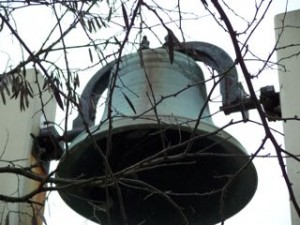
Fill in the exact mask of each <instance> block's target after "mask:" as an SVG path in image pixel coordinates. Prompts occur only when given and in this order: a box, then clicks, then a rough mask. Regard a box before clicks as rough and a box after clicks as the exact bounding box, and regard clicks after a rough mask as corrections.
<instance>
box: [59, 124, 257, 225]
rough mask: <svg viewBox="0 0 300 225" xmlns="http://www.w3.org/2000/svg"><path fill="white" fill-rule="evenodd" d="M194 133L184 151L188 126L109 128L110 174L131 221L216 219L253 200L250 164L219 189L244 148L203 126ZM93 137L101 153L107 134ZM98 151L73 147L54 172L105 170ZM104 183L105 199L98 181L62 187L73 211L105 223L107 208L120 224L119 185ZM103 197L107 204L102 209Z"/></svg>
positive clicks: (151, 224)
mask: <svg viewBox="0 0 300 225" xmlns="http://www.w3.org/2000/svg"><path fill="white" fill-rule="evenodd" d="M196 135H199V138H197V139H195V140H194V141H193V142H192V145H191V148H190V150H189V151H188V153H187V154H185V155H183V154H182V153H183V152H184V151H185V150H186V148H187V146H188V143H190V142H189V141H188V140H190V137H191V133H190V132H188V131H180V132H179V131H178V130H175V129H167V130H164V131H162V132H159V131H158V129H146V128H145V129H134V130H126V131H122V132H116V133H114V134H113V135H112V139H111V144H112V148H111V151H110V155H109V158H108V161H109V164H110V167H111V169H112V171H113V172H114V173H117V175H116V177H115V178H116V179H119V178H122V179H120V180H119V187H120V191H121V194H122V201H123V204H124V209H125V213H126V219H127V223H128V224H129V225H142V224H145V225H146V224H147V225H181V224H184V218H183V216H182V214H183V215H184V216H185V217H186V218H187V220H188V222H189V224H191V225H196V224H197V225H198V224H204V225H205V224H215V223H217V222H219V221H220V220H222V219H225V218H228V217H230V216H232V215H234V214H235V213H237V212H238V211H240V210H241V209H242V208H243V207H244V206H245V205H246V204H247V203H248V202H249V201H250V199H251V198H252V196H253V194H254V192H255V189H256V183H257V175H256V171H255V169H254V166H253V164H252V163H251V164H249V165H248V166H247V167H246V168H245V169H243V170H242V172H240V173H239V174H238V176H236V177H234V179H233V180H232V181H231V183H230V185H228V187H227V188H226V189H224V190H223V192H222V191H221V190H222V188H223V187H225V185H226V184H228V182H229V180H230V179H231V178H232V175H234V174H235V173H237V172H238V171H239V170H240V169H241V168H242V167H243V166H244V165H245V164H246V163H247V162H248V160H249V158H248V157H247V156H246V154H245V153H243V152H242V151H241V150H237V149H238V148H237V147H236V146H235V145H233V144H230V143H229V142H228V141H227V140H221V139H216V138H212V137H210V136H207V135H205V133H203V134H199V133H198V134H196ZM204 136H205V137H204ZM162 140H163V141H162ZM162 142H164V144H162ZM97 143H98V145H99V147H100V149H101V150H102V151H103V152H104V153H105V150H106V146H107V138H106V137H105V135H103V136H102V138H100V139H99V140H97ZM184 143H185V144H184ZM163 145H164V146H165V148H164V146H163ZM176 146H177V147H176ZM168 148H169V150H165V151H163V149H168ZM231 148H232V149H231ZM98 150H99V149H97V148H95V147H94V145H93V144H89V145H87V146H86V147H85V149H84V150H80V151H79V150H78V151H77V152H76V154H73V155H74V156H72V159H71V160H72V163H68V162H65V164H68V166H64V164H62V166H61V168H59V169H58V175H59V177H65V178H78V177H81V178H85V179H86V178H93V177H97V176H103V175H104V174H105V167H104V163H103V161H102V159H101V157H100V154H99V152H98ZM161 151H163V152H161ZM159 152H161V153H160V154H159ZM154 155H155V157H154ZM67 160H68V159H67V157H66V159H65V161H67ZM141 161H143V163H141V164H140V165H139V166H137V167H136V168H135V169H134V170H127V171H126V173H125V175H124V174H122V173H120V171H122V170H124V169H126V168H128V167H130V166H133V165H135V164H138V163H139V162H141ZM107 190H108V194H109V200H108V201H107V199H106V196H107V193H106V192H105V189H104V188H103V187H97V186H79V187H73V188H68V189H65V190H63V191H60V194H61V195H62V197H63V199H64V200H65V201H66V202H67V204H69V205H72V208H73V209H74V210H75V211H77V212H78V213H80V214H82V215H83V216H85V217H87V218H89V219H91V220H94V221H97V222H100V223H101V224H103V225H106V224H108V212H109V218H110V220H111V224H112V225H121V224H124V223H123V221H122V216H121V215H122V213H121V207H120V200H119V198H118V194H117V189H116V186H115V185H111V186H109V187H108V189H107ZM158 190H159V191H158ZM106 201H107V202H108V205H107V207H106V208H105V207H104V208H103V204H105V202H106ZM97 205H98V206H99V207H95V206H97ZM180 212H181V213H180Z"/></svg>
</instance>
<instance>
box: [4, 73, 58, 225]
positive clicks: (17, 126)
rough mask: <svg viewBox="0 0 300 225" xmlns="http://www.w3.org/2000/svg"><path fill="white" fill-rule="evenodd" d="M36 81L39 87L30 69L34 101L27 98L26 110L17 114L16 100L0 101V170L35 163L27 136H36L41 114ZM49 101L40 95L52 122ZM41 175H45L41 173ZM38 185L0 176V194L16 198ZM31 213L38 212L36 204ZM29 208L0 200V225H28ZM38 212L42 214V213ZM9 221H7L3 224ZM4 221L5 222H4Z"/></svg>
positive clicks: (37, 198)
mask: <svg viewBox="0 0 300 225" xmlns="http://www.w3.org/2000/svg"><path fill="white" fill-rule="evenodd" d="M37 79H38V80H39V83H41V85H43V78H42V76H41V75H40V74H38V75H36V74H35V71H34V70H28V71H27V73H26V80H28V81H29V82H30V83H31V87H32V89H33V92H34V94H35V95H34V98H33V99H31V98H29V108H27V109H26V110H25V111H20V100H19V98H17V99H14V98H13V99H10V98H9V97H8V96H7V97H6V104H5V105H4V103H3V101H2V99H0V168H3V167H5V166H10V167H17V168H22V167H28V166H29V165H32V164H33V163H35V158H34V157H33V156H32V154H31V151H32V148H33V147H34V146H33V143H34V142H33V139H32V138H31V136H30V134H31V133H32V134H34V135H38V134H39V128H40V123H41V120H42V119H43V116H44V115H43V113H42V111H41V108H42V102H41V99H40V96H39V91H38V85H37V82H36V81H37ZM49 99H51V94H50V93H49V92H48V91H45V92H44V93H43V95H42V101H43V104H46V103H47V104H46V106H45V107H44V112H45V114H46V117H47V119H48V120H49V121H54V117H55V102H54V100H50V101H49ZM35 172H36V173H40V174H41V175H43V173H45V172H44V171H43V170H42V169H41V168H35ZM44 175H45V174H44ZM38 185H39V183H38V182H34V181H32V180H29V179H25V178H24V177H22V176H17V175H14V174H8V173H6V174H3V173H0V195H6V196H12V197H18V196H19V197H20V196H24V195H26V194H28V193H30V192H31V191H32V190H34V189H35V188H36V187H37V186H38ZM44 198H45V193H42V194H39V195H36V196H34V198H33V199H32V200H34V201H37V202H41V203H42V202H43V201H44ZM34 207H35V210H39V207H38V206H37V205H35V206H34ZM33 212H34V210H33V207H32V206H31V205H30V204H27V203H20V204H19V203H7V202H3V201H0V224H8V225H16V224H18V225H31V224H34V223H32V215H33ZM40 213H43V212H42V211H41V212H40ZM8 219H9V222H8V221H7V220H8ZM6 222H7V223H6Z"/></svg>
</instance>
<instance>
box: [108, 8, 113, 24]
mask: <svg viewBox="0 0 300 225" xmlns="http://www.w3.org/2000/svg"><path fill="white" fill-rule="evenodd" d="M111 15H112V7H110V8H109V12H108V17H107V22H110V19H111Z"/></svg>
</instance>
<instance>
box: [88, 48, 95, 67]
mask: <svg viewBox="0 0 300 225" xmlns="http://www.w3.org/2000/svg"><path fill="white" fill-rule="evenodd" d="M89 55H90V60H91V63H93V61H94V60H93V54H92V51H91V49H90V48H89Z"/></svg>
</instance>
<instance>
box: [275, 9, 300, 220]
mask: <svg viewBox="0 0 300 225" xmlns="http://www.w3.org/2000/svg"><path fill="white" fill-rule="evenodd" d="M275 31H276V38H277V40H278V46H277V49H278V50H277V61H278V63H279V65H282V66H284V67H281V66H279V82H280V99H281V110H282V116H283V117H295V116H297V117H298V119H300V55H299V54H300V10H296V11H291V12H287V13H286V14H285V13H282V14H279V15H276V16H275ZM283 129H284V134H285V137H284V140H285V148H286V150H287V151H289V152H290V153H292V154H294V155H298V156H299V154H300V121H295V120H288V121H286V122H284V123H283ZM298 158H299V157H298ZM287 170H288V174H289V178H290V179H291V182H292V188H293V190H294V193H295V196H296V199H297V202H298V204H299V205H300V163H299V162H298V161H296V160H294V159H292V158H289V159H288V160H287ZM279 194H280V193H279ZM291 216H292V224H293V225H299V224H300V218H299V216H298V215H297V213H296V211H295V209H294V207H293V206H292V205H291Z"/></svg>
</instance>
